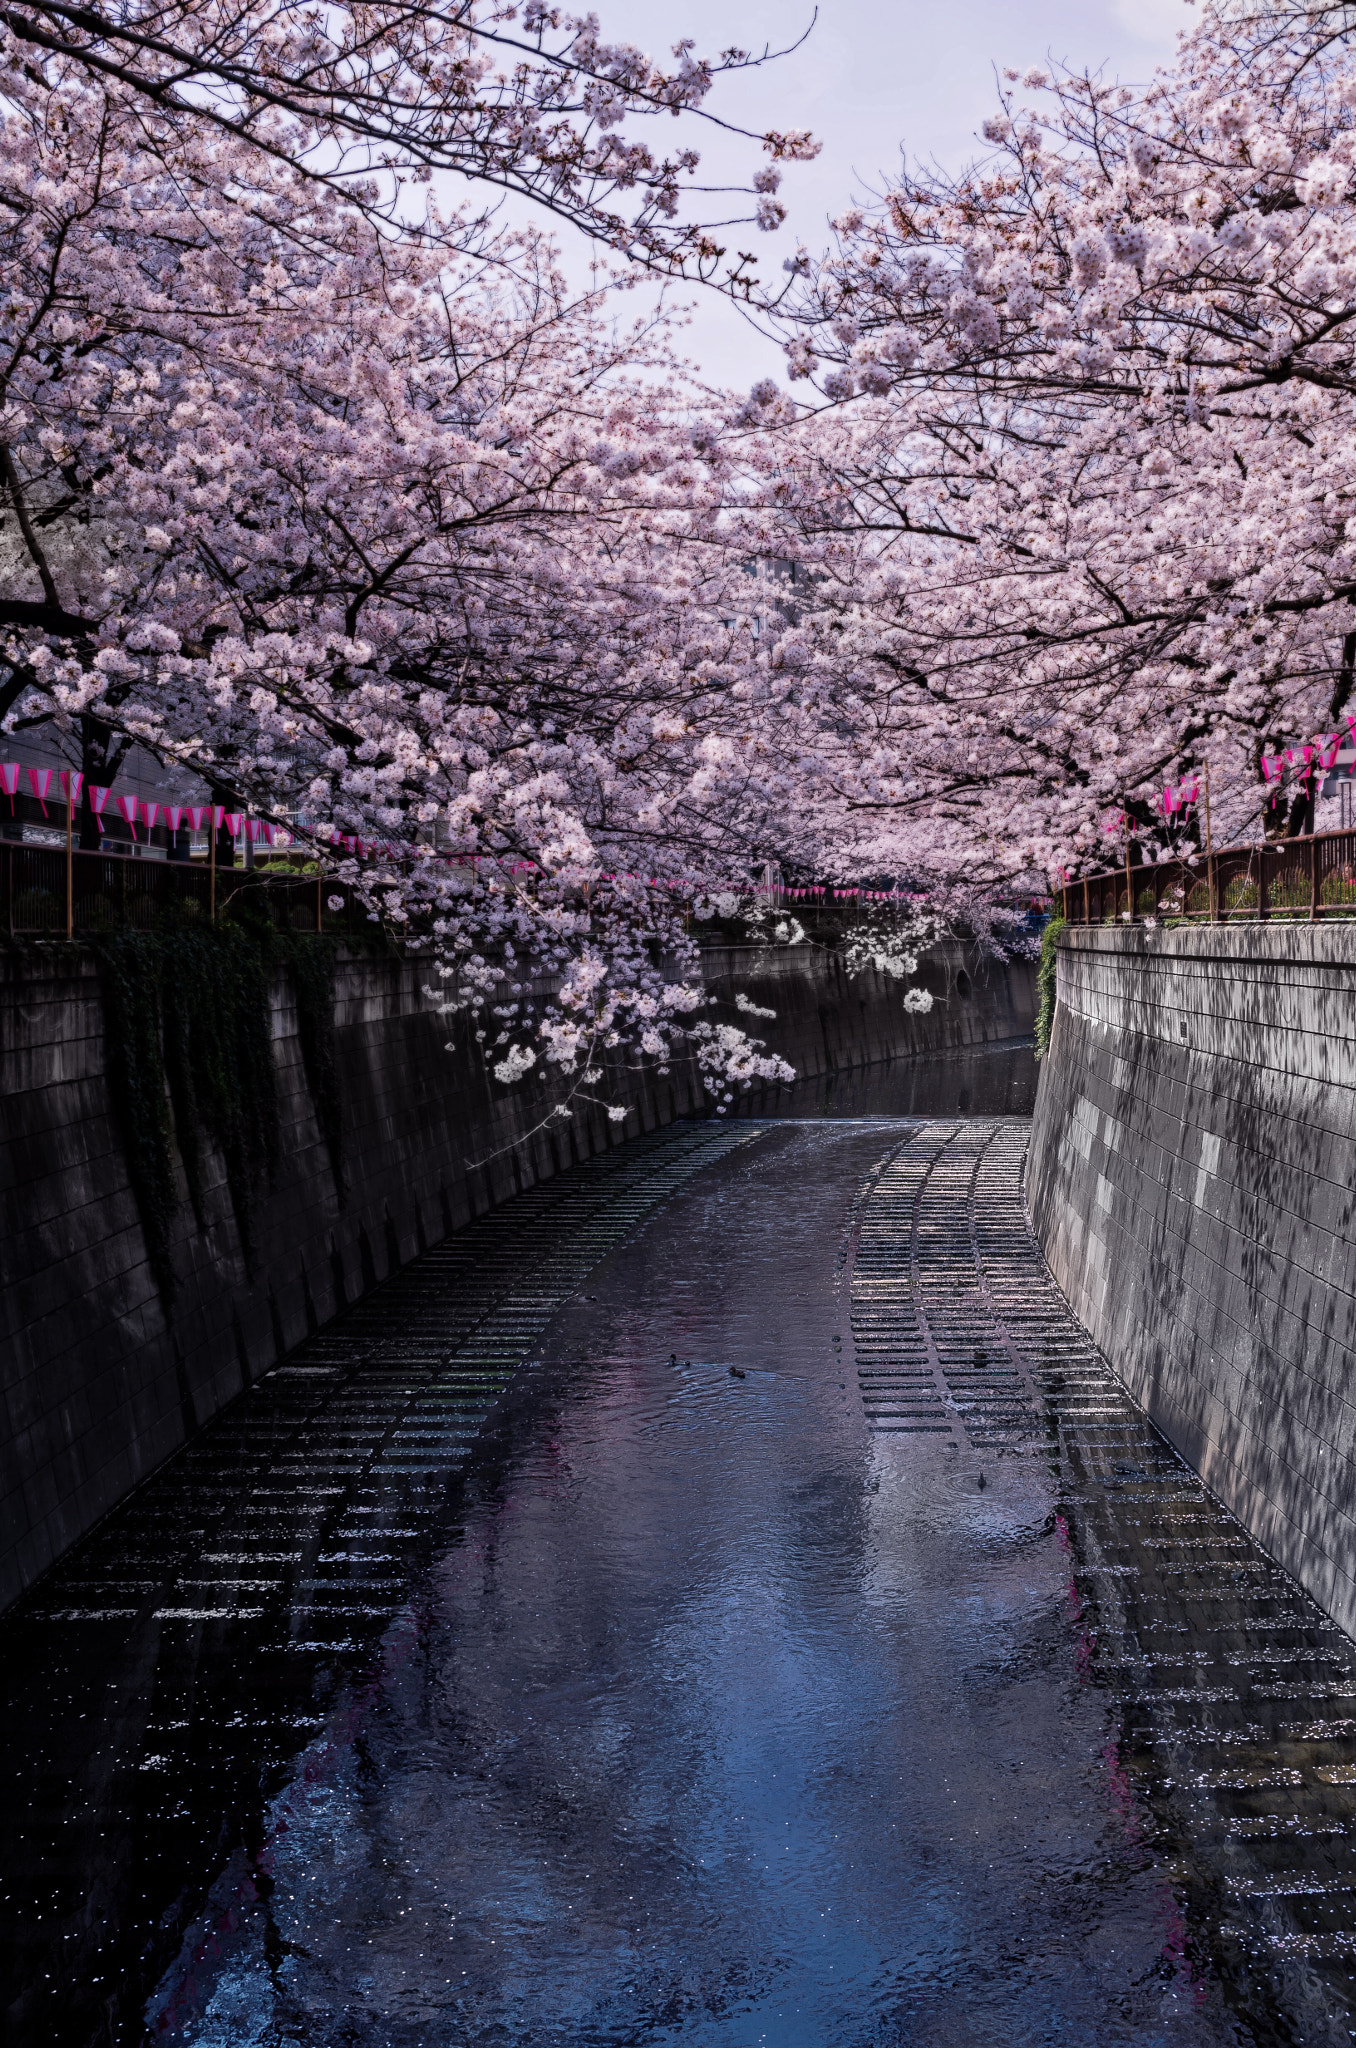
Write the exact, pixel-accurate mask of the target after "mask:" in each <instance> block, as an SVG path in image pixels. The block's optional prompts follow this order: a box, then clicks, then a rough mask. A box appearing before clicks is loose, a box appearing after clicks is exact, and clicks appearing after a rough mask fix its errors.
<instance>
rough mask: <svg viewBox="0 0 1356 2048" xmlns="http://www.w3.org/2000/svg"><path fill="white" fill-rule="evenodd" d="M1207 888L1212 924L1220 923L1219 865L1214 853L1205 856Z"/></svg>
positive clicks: (1207, 900)
mask: <svg viewBox="0 0 1356 2048" xmlns="http://www.w3.org/2000/svg"><path fill="white" fill-rule="evenodd" d="M1205 890H1206V902H1207V904H1208V906H1209V918H1210V922H1211V924H1218V923H1219V921H1220V917H1219V865H1218V863H1217V861H1216V859H1215V856H1214V854H1213V853H1207V855H1206V856H1205Z"/></svg>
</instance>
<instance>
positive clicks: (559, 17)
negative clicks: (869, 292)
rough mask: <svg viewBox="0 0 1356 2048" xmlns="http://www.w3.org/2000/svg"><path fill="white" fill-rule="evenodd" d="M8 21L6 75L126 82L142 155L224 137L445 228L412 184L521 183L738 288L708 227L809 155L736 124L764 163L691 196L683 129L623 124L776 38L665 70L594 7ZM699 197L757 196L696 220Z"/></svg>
mask: <svg viewBox="0 0 1356 2048" xmlns="http://www.w3.org/2000/svg"><path fill="white" fill-rule="evenodd" d="M0 36H3V37H4V39H5V44H4V45H0V55H3V56H4V58H5V59H6V60H7V61H8V63H9V65H10V67H11V69H12V71H13V73H14V74H15V75H16V76H17V75H19V74H24V75H26V76H27V77H29V78H30V79H31V78H34V77H36V78H39V79H42V80H45V81H50V80H51V79H52V78H53V77H54V76H60V77H62V78H67V79H69V78H71V77H73V76H81V75H83V76H84V78H86V79H87V80H88V81H89V82H91V83H94V84H97V85H99V86H103V87H117V88H120V90H121V94H122V98H123V103H124V105H126V106H127V107H128V108H129V110H130V109H131V108H132V107H136V106H139V107H140V108H141V109H142V110H143V112H144V114H145V116H146V128H145V132H144V134H143V136H142V147H143V149H145V150H148V151H150V152H152V153H153V154H155V155H156V156H157V157H158V158H159V160H160V161H161V162H162V163H163V164H164V166H165V167H166V168H167V169H168V170H169V171H170V173H171V174H173V173H174V170H175V168H176V166H177V163H178V157H179V152H180V150H181V149H182V148H184V147H185V146H190V147H191V146H193V145H192V144H190V143H189V138H190V137H194V136H196V137H198V138H199V144H198V146H201V139H202V138H203V137H204V136H205V135H215V136H217V137H219V138H220V139H222V140H223V141H230V142H233V143H236V144H245V145H247V146H248V149H249V150H250V151H251V152H253V153H256V154H258V155H262V156H265V157H269V158H271V159H273V160H274V161H275V162H277V163H278V164H280V165H281V166H282V167H283V168H284V169H285V170H286V171H287V172H289V173H293V174H295V173H297V172H300V173H302V174H303V175H304V176H306V177H307V178H309V179H312V180H316V181H319V182H321V183H323V184H324V185H326V186H327V187H328V188H329V189H330V190H332V191H334V192H337V193H339V194H340V195H342V196H343V197H344V199H345V200H346V201H347V202H348V203H349V204H350V205H353V206H357V207H359V208H361V209H362V210H363V211H364V212H365V213H367V214H368V216H369V217H370V218H374V219H378V220H380V221H382V222H383V223H385V224H387V225H391V224H394V225H396V226H398V227H399V228H400V230H401V231H402V232H406V233H408V232H411V231H422V232H423V233H425V234H432V235H434V236H435V237H436V236H438V234H439V232H440V225H441V228H442V229H443V230H445V228H446V223H445V222H444V223H441V224H440V223H439V222H438V220H437V217H436V215H433V214H427V215H422V216H421V215H420V214H419V213H418V212H417V211H416V210H415V209H413V208H412V207H411V204H410V200H411V196H412V191H413V190H417V188H418V187H420V186H426V185H428V184H429V183H430V182H431V181H432V180H434V179H436V178H442V177H449V176H450V177H451V178H452V179H454V180H456V181H457V183H458V184H461V183H463V182H469V183H471V184H472V185H473V186H480V187H483V188H485V191H486V194H487V195H489V196H492V195H493V194H494V193H495V192H511V193H517V194H519V195H522V196H524V197H526V198H527V199H530V200H531V201H532V202H533V203H534V204H535V205H537V206H540V207H542V208H544V209H546V210H547V211H549V212H550V213H551V214H553V215H555V216H556V217H557V218H558V219H559V220H561V221H563V222H567V223H568V224H569V225H570V226H572V227H574V228H577V229H579V230H581V231H582V232H583V233H585V234H586V235H589V236H591V237H593V238H595V239H597V240H600V241H602V242H604V243H606V244H607V245H609V246H610V247H612V248H615V249H617V250H619V251H621V252H623V253H624V254H625V255H626V256H628V257H629V258H631V259H632V260H633V261H637V262H640V263H642V264H645V265H647V266H650V267H653V268H656V269H658V270H660V271H662V272H664V273H667V274H678V275H683V276H690V275H691V276H698V277H701V278H703V279H708V280H709V279H712V278H720V279H721V280H722V281H723V282H724V283H725V284H726V285H727V286H732V287H735V288H738V289H746V288H748V287H749V286H750V285H751V283H752V279H753V275H754V272H753V257H752V256H751V254H749V253H748V252H747V251H744V252H736V254H735V256H734V258H733V260H732V261H730V262H728V263H726V264H725V267H724V268H723V269H722V263H723V261H724V259H725V258H726V257H727V253H728V252H727V247H726V244H725V242H724V241H722V240H721V239H719V237H720V236H721V235H722V234H724V233H725V232H726V231H727V230H728V229H729V228H731V227H737V226H741V225H753V226H756V227H758V228H760V229H762V230H764V231H766V230H768V229H770V228H773V227H776V226H777V225H778V224H779V223H780V222H781V220H782V219H783V218H784V209H783V208H782V206H781V204H780V202H779V201H778V200H777V199H776V197H775V194H776V191H777V187H778V184H779V182H780V176H781V173H780V165H781V164H782V163H783V162H784V161H787V160H794V159H795V158H797V157H803V156H806V155H812V154H813V153H814V150H815V145H814V144H813V143H812V142H811V140H810V138H809V137H808V136H806V135H804V134H802V133H799V132H797V133H787V134H782V133H775V132H768V133H764V134H762V135H758V136H754V135H748V139H749V140H750V141H751V142H753V143H755V144H756V145H757V147H758V149H759V152H760V154H761V155H762V157H763V159H764V161H763V162H762V163H761V164H760V165H758V166H757V168H756V169H754V170H753V171H752V172H751V177H750V184H749V187H748V188H747V189H746V190H745V191H744V192H742V193H740V192H737V191H732V190H726V191H722V190H719V189H718V190H716V191H714V192H712V191H703V190H702V189H701V188H699V187H696V186H694V185H693V184H692V178H693V174H694V172H695V171H696V169H697V166H698V162H699V157H698V153H697V151H696V150H695V149H694V148H693V147H692V146H691V137H690V136H689V135H686V134H685V136H684V141H683V145H682V146H681V147H680V148H678V149H676V150H673V151H671V152H668V153H664V152H660V153H658V154H656V152H655V151H654V150H653V149H652V148H651V147H650V146H649V145H648V144H647V143H646V142H644V141H643V140H637V139H636V137H635V134H634V133H633V124H634V123H636V122H637V121H642V122H643V121H645V120H646V119H649V120H654V119H656V118H658V117H661V116H668V117H671V118H672V117H688V119H689V123H690V121H691V120H692V119H693V118H699V119H702V120H706V121H708V122H709V121H711V120H713V119H714V117H713V116H711V115H710V114H709V113H708V112H707V111H706V110H705V108H704V105H703V102H704V101H705V99H706V96H707V94H708V92H709V91H710V88H711V85H712V82H713V80H714V79H715V78H716V77H717V76H719V75H721V74H728V73H731V72H738V71H741V70H745V69H748V68H749V67H750V66H752V65H757V64H761V63H764V62H766V61H768V58H769V57H770V55H771V54H772V53H771V52H769V51H767V50H764V51H762V52H761V53H759V54H756V55H755V54H751V53H750V52H749V51H746V50H741V49H737V48H733V47H732V48H729V49H727V50H725V51H723V52H722V53H721V55H720V56H719V57H718V58H717V59H715V60H712V59H709V58H704V57H700V56H698V55H697V54H696V52H695V48H694V45H693V43H692V41H691V39H688V38H684V39H682V40H680V41H679V42H678V43H676V44H675V46H674V48H673V52H672V58H673V61H672V63H671V64H668V65H665V64H664V63H655V62H654V61H652V59H651V58H650V57H649V56H647V55H646V54H645V53H644V52H643V51H641V50H639V49H637V48H636V47H635V46H634V45H633V44H631V43H626V42H617V43H610V42H608V41H606V40H605V39H604V38H603V36H602V35H601V34H600V31H599V25H598V19H597V17H596V15H592V14H587V15H582V16H576V15H572V14H570V13H568V12H566V11H565V10H563V9H561V8H559V7H554V6H548V5H546V4H545V0H524V4H518V0H511V4H508V0H452V4H450V5H446V6H439V7H434V6H430V5H426V4H423V0H399V4H398V5H395V4H391V0H375V4H374V0H364V4H362V5H361V6H358V5H353V4H347V5H346V4H343V0H337V4H331V5H329V6H326V7H324V8H320V7H316V6H314V5H311V4H310V0H113V4H112V5H109V6H101V5H85V4H80V0H75V4H70V0H8V4H6V5H4V6H3V7H2V8H0ZM6 45H7V47H6ZM718 125H719V126H721V127H722V128H725V129H727V130H728V129H729V128H730V126H731V124H730V123H729V122H727V121H721V122H719V124H718ZM735 132H739V133H746V132H747V131H735ZM689 193H690V194H691V195H692V196H693V197H695V198H697V199H698V201H699V202H702V201H707V200H715V201H716V202H717V205H718V206H719V205H720V204H721V202H724V204H725V205H726V206H728V205H729V203H730V202H731V201H735V202H739V201H740V200H743V201H745V202H747V204H748V206H749V207H751V211H743V212H737V213H735V214H734V215H729V214H726V215H725V216H724V217H723V218H718V219H717V220H715V221H714V222H708V221H704V220H702V219H700V218H697V219H693V218H691V217H689V216H688V213H687V209H686V207H685V204H684V202H685V199H686V198H687V196H688V195H689ZM459 232H460V230H459Z"/></svg>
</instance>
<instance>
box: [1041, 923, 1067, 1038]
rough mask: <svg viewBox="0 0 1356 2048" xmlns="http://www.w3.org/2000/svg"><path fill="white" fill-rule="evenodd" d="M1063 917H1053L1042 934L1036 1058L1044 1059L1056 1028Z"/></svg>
mask: <svg viewBox="0 0 1356 2048" xmlns="http://www.w3.org/2000/svg"><path fill="white" fill-rule="evenodd" d="M1063 929H1064V919H1063V918H1062V917H1052V918H1051V920H1050V922H1049V924H1048V925H1047V926H1046V927H1045V930H1044V932H1043V933H1042V934H1041V958H1040V965H1039V967H1037V969H1036V1058H1037V1059H1038V1060H1043V1059H1044V1058H1045V1055H1046V1053H1047V1052H1049V1050H1050V1033H1051V1032H1052V1031H1053V1030H1054V1028H1055V971H1056V966H1057V963H1058V958H1059V955H1058V944H1059V935H1060V933H1061V932H1062V931H1063Z"/></svg>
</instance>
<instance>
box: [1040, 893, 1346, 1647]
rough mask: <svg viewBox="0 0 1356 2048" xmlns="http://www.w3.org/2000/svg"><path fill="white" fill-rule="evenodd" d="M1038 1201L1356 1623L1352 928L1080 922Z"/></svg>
mask: <svg viewBox="0 0 1356 2048" xmlns="http://www.w3.org/2000/svg"><path fill="white" fill-rule="evenodd" d="M1028 1201H1029V1205H1030V1210H1031V1215H1032V1218H1033V1220H1034V1223H1035V1226H1036V1230H1037V1232H1038V1234H1039V1236H1040V1239H1041V1242H1042V1244H1043V1245H1044V1248H1045V1253H1046V1257H1047V1258H1048V1260H1049V1262H1050V1266H1051V1269H1052V1271H1053V1273H1054V1276H1055V1278H1056V1280H1057V1281H1058V1282H1059V1284H1060V1286H1061V1287H1062V1288H1063V1290H1064V1293H1065V1294H1066V1295H1067V1297H1068V1299H1069V1301H1070V1302H1071V1303H1072V1305H1073V1307H1074V1309H1075V1310H1076V1312H1077V1314H1078V1315H1079V1317H1080V1318H1081V1320H1082V1321H1083V1323H1084V1324H1085V1325H1086V1327H1087V1329H1088V1330H1089V1331H1090V1332H1091V1334H1092V1335H1093V1337H1094V1338H1095V1339H1096V1341H1097V1343H1098V1344H1099V1345H1100V1346H1101V1347H1102V1349H1103V1351H1104V1352H1105V1353H1106V1355H1107V1357H1108V1358H1109V1360H1110V1361H1111V1364H1112V1365H1113V1366H1114V1368H1115V1370H1116V1371H1117V1372H1118V1373H1119V1374H1120V1376H1121V1378H1122V1379H1123V1380H1124V1382H1125V1384H1126V1386H1127V1387H1128V1388H1129V1390H1130V1392H1131V1393H1132V1394H1133V1395H1134V1397H1135V1399H1136V1400H1137V1401H1139V1402H1140V1404H1141V1405H1142V1406H1143V1407H1144V1408H1145V1409H1146V1410H1147V1412H1148V1413H1149V1415H1150V1416H1151V1417H1152V1419H1153V1420H1154V1422H1155V1423H1157V1425H1158V1427H1159V1428H1160V1429H1161V1430H1162V1431H1163V1432H1164V1434H1165V1435H1166V1436H1167V1437H1168V1438H1169V1439H1170V1440H1171V1442H1172V1443H1173V1444H1175V1445H1176V1447H1177V1448H1178V1449H1179V1450H1180V1451H1181V1452H1182V1454H1183V1455H1184V1456H1185V1457H1186V1458H1187V1459H1189V1460H1190V1462H1191V1463H1192V1464H1193V1465H1194V1466H1195V1467H1196V1469H1197V1470H1198V1471H1199V1472H1200V1473H1201V1474H1202V1476H1203V1477H1204V1479H1205V1480H1206V1483H1207V1484H1208V1485H1209V1486H1210V1487H1211V1488H1212V1489H1213V1490H1214V1491H1215V1493H1217V1494H1218V1495H1219V1497H1220V1498H1221V1499H1222V1500H1224V1501H1225V1502H1226V1503H1227V1505H1228V1506H1229V1507H1230V1508H1232V1509H1233V1511H1234V1512H1235V1513H1236V1514H1237V1515H1238V1516H1239V1518H1240V1519H1241V1520H1242V1521H1243V1522H1244V1523H1245V1524H1246V1526H1247V1527H1248V1528H1249V1529H1250V1530H1252V1531H1253V1533H1254V1534H1255V1535H1256V1536H1257V1537H1259V1538H1260V1539H1261V1541H1262V1542H1263V1543H1264V1544H1265V1545H1266V1546H1267V1548H1268V1549H1269V1550H1270V1551H1271V1553H1272V1554H1273V1556H1275V1557H1276V1558H1277V1559H1278V1560H1279V1561H1280V1562H1281V1563H1282V1564H1283V1565H1284V1566H1285V1567H1286V1568H1287V1570H1289V1571H1290V1572H1292V1573H1293V1574H1294V1575H1295V1577H1296V1578H1298V1579H1299V1580H1300V1581H1301V1582H1302V1583H1303V1584H1304V1585H1305V1586H1307V1587H1308V1588H1309V1590H1310V1591H1311V1592H1312V1593H1313V1594H1314V1595H1315V1597H1316V1598H1317V1599H1318V1600H1319V1601H1320V1602H1321V1603H1322V1605H1323V1606H1324V1607H1325V1608H1326V1609H1327V1611H1328V1612H1329V1613H1330V1614H1331V1615H1332V1616H1333V1617H1334V1618H1335V1619H1336V1620H1337V1621H1338V1622H1340V1624H1341V1625H1342V1627H1343V1628H1345V1629H1347V1630H1348V1631H1349V1632H1350V1633H1353V1634H1356V925H1352V924H1334V925H1324V924H1321V923H1320V924H1307V923H1305V924H1257V925H1238V926H1229V927H1211V928H1206V929H1196V930H1187V929H1177V930H1163V929H1158V930H1154V931H1144V930H1141V929H1135V930H1119V931H1118V930H1115V929H1110V928H1100V927H1090V928H1082V927H1069V928H1068V929H1067V930H1066V932H1065V934H1064V936H1063V938H1062V941H1061V944H1060V949H1059V960H1058V1005H1057V1009H1056V1014H1055V1022H1054V1031H1053V1036H1052V1039H1051V1044H1050V1050H1049V1053H1048V1055H1047V1057H1046V1058H1045V1060H1044V1061H1043V1062H1042V1064H1041V1074H1040V1086H1039V1090H1038V1093H1037V1102H1036V1117H1035V1129H1034V1134H1033V1141H1032V1148H1031V1155H1030V1165H1029V1169H1028Z"/></svg>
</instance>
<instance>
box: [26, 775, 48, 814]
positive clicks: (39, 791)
mask: <svg viewBox="0 0 1356 2048" xmlns="http://www.w3.org/2000/svg"><path fill="white" fill-rule="evenodd" d="M28 780H29V782H30V783H31V784H32V788H33V794H34V796H35V797H36V798H37V800H38V802H39V803H40V804H41V805H42V815H43V817H44V818H45V817H46V816H47V792H48V790H49V789H50V788H51V787H52V771H51V769H50V768H30V769H29V771H28Z"/></svg>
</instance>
